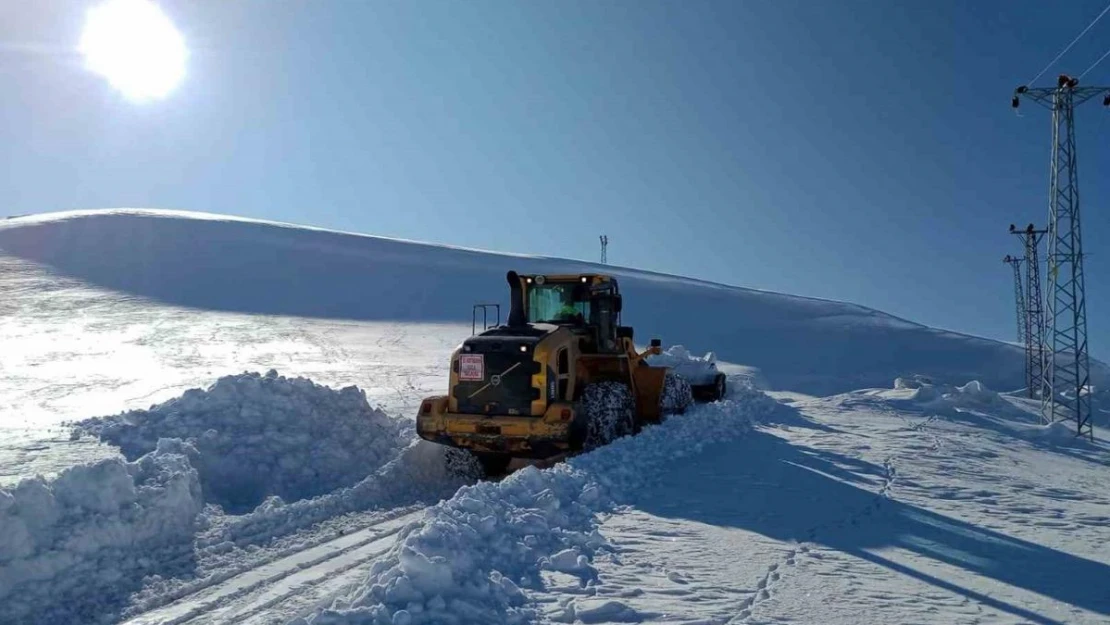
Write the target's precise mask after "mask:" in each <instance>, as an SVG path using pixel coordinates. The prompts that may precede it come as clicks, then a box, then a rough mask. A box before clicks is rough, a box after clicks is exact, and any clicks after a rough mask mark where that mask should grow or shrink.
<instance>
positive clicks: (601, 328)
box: [416, 271, 725, 476]
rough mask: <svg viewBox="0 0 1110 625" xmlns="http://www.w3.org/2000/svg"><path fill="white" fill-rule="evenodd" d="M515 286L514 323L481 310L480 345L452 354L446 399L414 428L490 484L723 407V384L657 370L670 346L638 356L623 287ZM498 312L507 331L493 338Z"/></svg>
mask: <svg viewBox="0 0 1110 625" xmlns="http://www.w3.org/2000/svg"><path fill="white" fill-rule="evenodd" d="M506 278H507V280H508V283H509V294H510V300H509V301H510V304H509V314H508V319H507V322H506V323H505V324H504V325H502V324H501V323H500V306H499V305H498V304H478V305H476V306H475V308H474V313H475V315H474V316H472V322H473V324H474V325H472V333H471V334H472V335H471V337H470V338H468V339H466V340H465V341H463V343H462V344H461V345H460V346H459V347H458V348H457V349H456V350H455V351H454V352H453V353H452V354H451V361H450V376H449V380H450V382H449V385H448V392H447V394H446V395H441V396H435V397H429V398H427V399H425V400H424V401H423V402H422V403H421V406H420V409H419V413H418V415H417V419H416V428H417V433H418V435H419V436H420V437H421V438H423V439H425V440H428V441H432V442H435V443H439V444H442V445H447V446H449V447H452V448H456V449H455V450H453V453H454V454H456V455H457V454H460V453H461V454H465V455H469V456H472V457H473V458H474V459H476V460H477V462H478V464H479V465H480V467H481V470H482V471H484V473H485V474H486V475H487V476H495V475H500V474H502V473H504V472H505V470H506V469H507V468H508V466H509V463H510V462H511V461H512V460H513V459H514V458H524V459H546V458H550V457H553V456H558V455H560V454H568V453H576V452H578V451H581V450H583V449H589V448H593V447H597V446H600V445H604V444H607V443H609V442H611V441H612V440H614V439H616V438H619V437H621V436H625V435H628V434H635V433H637V432H639V430H640V429H641V428H642V427H643V426H644V425H647V424H652V423H658V422H660V421H661V420H662V419H664V418H665V417H666V416H667V415H669V414H674V413H682V412H684V411H685V409H686V407H687V406H688V405H689V404H690V403H691V402H692V401H693V400H694V397H695V396H696V397H697V398H698V400H699V401H701V400H706V401H712V400H716V399H720V398H721V397H722V396H723V395H724V393H725V386H724V374H723V373H718V374H717V376H716V378H715V379H713V380H711V381H710V383H708V384H704V385H702V386H700V387H697V388H692V387H691V386H690V385H689V383H688V382H687V381H685V380H684V379H683V378H681V377H680V376H678V375H676V374H675V373H673V372H672V371H671V370H670V369H668V368H666V367H657V366H652V365H650V364H648V361H647V357H648V356H650V355H651V354H658V353H660V351H661V349H662V348H661V342H660V341H659V340H658V339H652V340H651V342H650V346H649V347H648V348H647V349H646V350H644V351H643V352H639V351H637V350H636V347H635V344H634V343H633V329H632V328H631V327H628V326H623V325H621V309H622V307H623V306H622V304H623V302H622V296H621V293H620V289H619V286H618V284H617V280H616V278H614V277H612V276H608V275H602V274H570V275H520V274H517V273H516V272H515V271H509V272H508V274H507V276H506ZM491 307H494V308H496V310H497V318H498V320H497V322H496V324H494V325H492V326H487V325H486V324H487V322H488V316H487V314H488V311H489V309H490V308H491ZM479 309H480V310H481V311H482V314H483V320H482V329H481V331H478V330H477V311H478V310H479ZM450 455H451V454H449V456H450Z"/></svg>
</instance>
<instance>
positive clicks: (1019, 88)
mask: <svg viewBox="0 0 1110 625" xmlns="http://www.w3.org/2000/svg"><path fill="white" fill-rule="evenodd" d="M1026 91H1029V87H1027V86H1025V85H1022V86H1020V87H1018V88H1017V89H1014V92H1015V93H1025V92H1026Z"/></svg>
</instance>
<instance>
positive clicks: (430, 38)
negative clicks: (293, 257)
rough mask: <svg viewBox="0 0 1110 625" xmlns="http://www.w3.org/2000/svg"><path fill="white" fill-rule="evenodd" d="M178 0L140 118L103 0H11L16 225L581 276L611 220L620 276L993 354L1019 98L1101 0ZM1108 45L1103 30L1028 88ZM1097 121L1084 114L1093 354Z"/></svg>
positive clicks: (1017, 193)
mask: <svg viewBox="0 0 1110 625" xmlns="http://www.w3.org/2000/svg"><path fill="white" fill-rule="evenodd" d="M162 4H163V6H164V7H165V10H166V12H167V13H168V14H169V15H170V16H171V18H172V19H173V20H174V22H175V23H176V24H177V26H178V28H179V29H180V30H181V31H182V32H183V34H184V35H185V37H186V40H187V42H188V44H189V47H190V50H191V58H190V60H189V65H188V69H187V76H186V78H185V81H184V83H183V84H182V85H181V87H180V88H179V89H178V91H177V92H175V93H174V94H173V95H171V96H170V97H169V98H167V99H166V100H164V101H158V102H152V103H146V104H135V103H132V102H128V101H127V100H125V99H123V98H122V97H121V96H120V95H119V94H117V93H115V92H114V91H113V90H112V89H111V87H110V86H109V85H108V84H107V83H106V82H105V81H103V80H102V79H100V78H99V77H97V76H95V75H92V74H90V73H89V72H87V71H85V70H84V69H83V68H82V65H81V60H80V58H78V57H77V56H76V55H75V54H74V53H73V52H72V49H73V48H74V46H75V45H76V42H77V40H78V38H79V36H80V29H81V26H82V22H83V19H84V10H85V8H86V7H87V6H88V4H86V3H82V2H74V1H72V0H66V1H62V0H47V1H44V2H41V3H39V2H36V3H5V5H4V6H3V7H0V93H2V94H4V95H3V97H0V124H2V125H0V127H2V128H3V142H2V144H0V146H2V147H0V168H2V170H3V171H4V172H6V174H7V175H6V176H3V177H0V197H3V198H5V201H4V202H3V204H2V206H0V214H20V213H30V212H44V211H52V210H64V209H73V208H101V207H117V206H142V207H155V208H174V209H185V210H200V211H210V212H217V213H228V214H235V215H245V216H251V217H261V218H270V219H277V220H283V221H292V222H298V223H306V224H313V225H318V226H323V227H334V228H340V229H347V230H354V231H360V232H366V233H371V234H380V235H387V236H399V237H404V238H410V239H417V240H425V241H431V242H441V243H450V244H457V245H465V246H473V247H483V248H488V249H494V250H502V251H513V252H532V253H540V254H549V255H557V256H567V257H572V258H583V259H595V258H597V256H598V240H597V236H598V235H599V234H600V233H602V232H604V233H607V234H608V235H609V237H610V248H609V255H610V261H611V262H613V263H615V264H621V265H627V266H634V267H641V268H646V269H654V270H659V271H665V272H670V273H677V274H684V275H690V276H696V277H700V278H705V279H710V280H717V281H721V282H725V283H729V284H736V285H741V286H750V287H756V288H762V289H769V290H776V291H782V292H787V293H796V294H802V295H812V296H818V297H827V298H833V299H840V300H847V301H852V302H857V303H861V304H864V305H868V306H873V307H875V308H878V309H881V310H885V311H888V312H891V313H894V314H897V315H900V316H904V317H908V318H910V319H913V320H916V321H921V322H924V323H928V324H931V325H937V326H940V327H945V328H951V329H955V330H960V331H966V332H971V333H975V334H979V335H984V336H990V337H994V338H1003V339H1010V338H1011V337H1012V336H1013V334H1014V328H1013V323H1014V322H1013V305H1012V301H1011V287H1010V273H1009V271H1010V270H1009V268H1008V267H1006V266H1005V265H1004V264H1003V263H1002V260H1001V259H1002V257H1003V256H1004V255H1005V254H1007V253H1014V252H1017V251H1018V244H1017V243H1018V242H1017V241H1016V240H1015V237H1012V236H1011V235H1009V234H1008V233H1007V232H1006V229H1007V226H1008V224H1010V223H1011V222H1016V223H1019V224H1024V223H1028V222H1030V221H1034V222H1036V223H1038V224H1043V223H1044V222H1045V219H1046V215H1047V185H1048V180H1047V163H1048V148H1049V136H1050V135H1049V132H1050V124H1049V116H1048V112H1047V111H1044V110H1042V109H1039V108H1037V107H1035V106H1033V105H1027V106H1026V107H1024V108H1023V109H1022V114H1021V116H1018V115H1015V113H1014V112H1013V111H1012V110H1011V109H1010V106H1009V98H1010V95H1011V93H1012V90H1013V88H1014V87H1015V86H1016V85H1018V84H1021V83H1023V82H1025V81H1027V80H1029V79H1030V78H1032V77H1033V75H1034V74H1036V73H1037V71H1039V70H1040V68H1041V67H1043V66H1044V65H1045V64H1046V63H1047V62H1048V61H1049V60H1050V59H1051V58H1052V57H1053V56H1055V54H1056V53H1057V52H1058V51H1059V50H1060V49H1061V48H1062V47H1063V46H1064V45H1065V44H1066V43H1067V42H1068V41H1070V40H1071V39H1072V37H1074V36H1075V35H1076V34H1077V33H1078V32H1079V30H1080V29H1081V28H1082V27H1083V26H1085V25H1086V24H1087V23H1088V22H1090V20H1091V19H1092V18H1093V17H1094V16H1095V15H1097V14H1098V13H1099V12H1100V11H1101V10H1102V9H1103V7H1104V6H1105V2H1104V1H1103V0H1084V1H1079V0H1076V1H1072V2H1067V3H1052V2H1047V1H1045V2H1030V1H1018V2H1002V1H1000V0H999V1H979V2H954V1H950V2H940V1H938V2H921V1H898V2H894V1H891V2H864V1H847V0H845V1H839V0H838V1H831V0H828V1H819V0H806V1H794V0H766V1H758V2H757V1H754V0H753V1H741V0H729V1H726V0H715V1H709V0H696V1H694V2H677V1H672V2H646V1H639V0H637V1H631V0H629V1H617V0H606V1H605V2H570V1H561V2H539V1H534V0H525V1H520V2H507V1H503V0H483V1H473V2H457V1H451V2H447V1H442V2H433V1H431V0H423V1H419V2H386V1H367V2H362V1H355V0H329V1H320V2H293V1H291V0H289V1H286V0H281V1H274V0H269V1H246V0H243V1H240V2H234V3H232V2H217V1H214V0H210V1H205V2H185V1H183V0H181V1H177V2H163V3H162ZM1108 47H1110V18H1107V19H1105V20H1104V21H1103V22H1100V23H1099V24H1097V25H1096V26H1095V27H1094V28H1093V29H1092V30H1091V31H1090V32H1089V33H1088V34H1087V36H1086V37H1085V38H1084V39H1083V40H1082V41H1081V42H1080V43H1079V44H1077V45H1076V46H1075V47H1074V48H1073V49H1072V50H1071V51H1070V52H1069V53H1068V55H1066V56H1065V57H1064V59H1063V60H1062V61H1061V62H1060V63H1059V64H1058V65H1057V66H1055V67H1053V68H1052V69H1051V70H1050V71H1049V72H1048V73H1047V74H1046V75H1045V77H1044V78H1042V79H1041V81H1039V82H1040V83H1044V84H1048V83H1050V82H1051V81H1052V80H1053V79H1054V76H1055V75H1056V73H1058V71H1071V72H1073V73H1079V72H1081V71H1082V70H1083V69H1085V68H1086V67H1087V66H1088V65H1090V64H1091V62H1092V61H1094V60H1095V59H1097V58H1098V57H1099V56H1100V55H1101V54H1102V53H1103V52H1104V51H1105V50H1106V49H1107V48H1108ZM1084 82H1085V83H1086V84H1095V83H1098V84H1110V61H1107V62H1106V63H1105V64H1104V65H1101V66H1100V67H1099V68H1098V69H1096V70H1095V71H1093V72H1091V73H1090V74H1089V75H1088V76H1087V78H1086V79H1085V81H1084ZM1107 115H1110V112H1108V111H1105V110H1103V109H1102V108H1101V107H1100V106H1099V103H1098V102H1092V103H1090V104H1088V105H1087V106H1086V107H1085V108H1084V109H1083V110H1081V114H1080V115H1079V120H1078V123H1079V135H1080V139H1079V141H1080V143H1079V151H1080V155H1081V163H1080V176H1081V184H1082V192H1083V200H1084V211H1085V212H1084V242H1085V244H1086V247H1087V250H1088V253H1089V256H1088V258H1087V271H1088V277H1087V280H1088V289H1089V297H1088V311H1089V316H1090V325H1091V345H1092V351H1093V353H1094V354H1095V355H1096V356H1099V357H1102V358H1106V357H1108V356H1110V351H1108V350H1110V325H1107V324H1105V323H1103V322H1102V321H1101V320H1104V319H1106V318H1108V317H1107V312H1108V311H1110V282H1108V280H1107V276H1110V253H1108V252H1104V251H1103V250H1105V249H1107V244H1108V243H1110V217H1108V216H1107V215H1108V211H1107V210H1106V204H1107V199H1108V197H1107V184H1106V183H1105V182H1104V181H1103V180H1100V179H1099V173H1100V172H1103V171H1106V166H1107V154H1106V153H1107V149H1106V147H1105V145H1101V146H1100V145H1099V141H1098V139H1099V138H1100V137H1104V136H1105V135H1104V134H1102V133H1105V132H1110V123H1108V122H1106V121H1105V118H1106V116H1107ZM1102 143H1103V144H1105V141H1103V142H1102ZM677 305H680V304H677Z"/></svg>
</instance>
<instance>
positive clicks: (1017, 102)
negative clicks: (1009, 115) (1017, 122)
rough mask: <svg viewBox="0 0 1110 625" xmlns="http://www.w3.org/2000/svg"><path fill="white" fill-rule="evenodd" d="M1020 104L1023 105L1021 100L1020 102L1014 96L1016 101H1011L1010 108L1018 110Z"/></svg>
mask: <svg viewBox="0 0 1110 625" xmlns="http://www.w3.org/2000/svg"><path fill="white" fill-rule="evenodd" d="M1020 104H1021V100H1018V97H1017V96H1014V99H1012V100H1010V106H1012V107H1014V108H1017V107H1018V106H1019V105H1020Z"/></svg>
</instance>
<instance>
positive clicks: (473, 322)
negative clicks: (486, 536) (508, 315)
mask: <svg viewBox="0 0 1110 625" xmlns="http://www.w3.org/2000/svg"><path fill="white" fill-rule="evenodd" d="M479 308H481V309H482V331H483V332H485V331H486V330H489V329H490V328H496V327H497V326H499V325H501V304H475V305H474V310H473V311H472V312H471V313H470V335H471V336H474V335H475V334H477V333H478V332H477V327H478V309H479ZM490 308H493V309H495V310H496V311H497V323H495V324H493V325H492V326H491V325H489V309H490Z"/></svg>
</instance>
